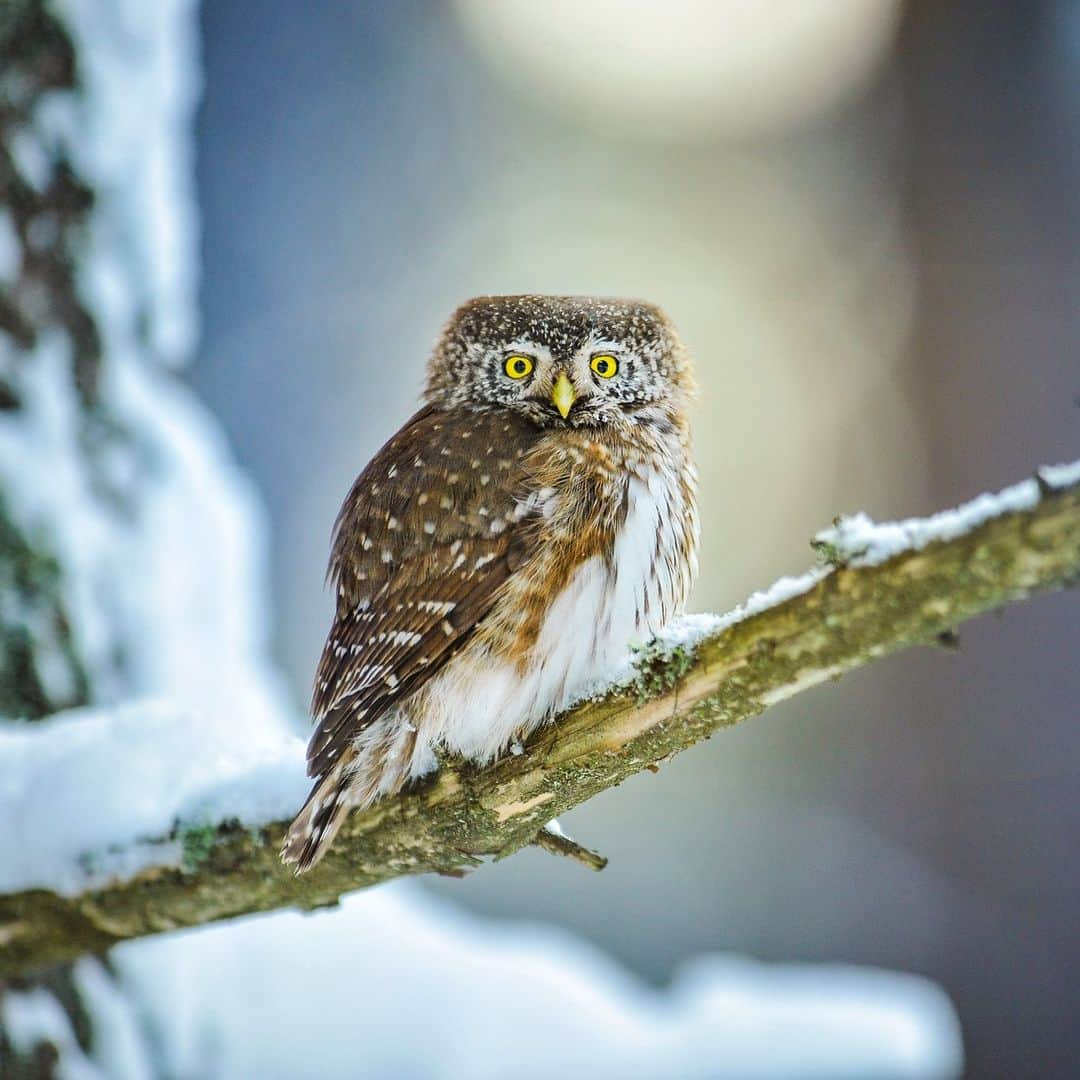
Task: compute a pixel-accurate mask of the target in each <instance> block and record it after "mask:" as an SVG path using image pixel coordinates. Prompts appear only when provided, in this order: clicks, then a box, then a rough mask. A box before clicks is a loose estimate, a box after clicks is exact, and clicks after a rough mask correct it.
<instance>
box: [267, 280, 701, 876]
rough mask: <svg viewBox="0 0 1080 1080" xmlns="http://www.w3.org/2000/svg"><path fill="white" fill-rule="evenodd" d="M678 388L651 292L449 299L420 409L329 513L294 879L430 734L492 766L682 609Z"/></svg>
mask: <svg viewBox="0 0 1080 1080" xmlns="http://www.w3.org/2000/svg"><path fill="white" fill-rule="evenodd" d="M522 358H524V359H525V360H527V361H528V363H527V364H522V363H521V359H522ZM525 367H527V368H528V371H527V372H526V373H525V374H523V375H519V374H518V371H519V370H520V369H522V368H525ZM609 368H610V369H614V370H612V371H611V373H610V374H608V371H609ZM691 388H692V381H691V376H690V371H689V366H688V362H687V360H686V358H685V355H684V352H683V350H682V347H681V345H680V344H679V342H678V339H677V337H676V335H675V333H674V330H673V329H672V327H671V325H670V323H669V322H668V321H667V319H666V318H665V317H664V316H663V315H662V314H661V313H660V312H659V311H658V310H657V309H656V308H654V307H652V306H650V305H647V304H642V303H639V302H635V301H611V300H591V299H584V298H566V297H487V298H481V299H479V300H475V301H471V302H470V303H469V304H466V305H465V306H464V307H462V308H461V309H459V311H458V312H456V313H455V315H454V317H453V318H452V319H451V321H450V323H449V324H448V325H447V327H446V329H445V330H444V332H443V335H442V337H441V338H440V341H439V343H438V345H437V346H436V349H435V352H434V355H433V357H432V360H431V363H430V365H429V375H428V387H427V392H426V395H425V397H426V403H425V404H424V406H423V407H422V408H421V409H420V411H419V412H417V413H416V414H415V415H414V416H413V417H412V418H411V419H410V420H409V421H408V422H407V423H406V425H405V426H404V427H403V428H402V429H401V430H400V431H399V432H398V433H397V434H396V435H395V436H394V437H393V438H392V439H391V440H390V441H389V442H388V443H387V444H386V445H385V446H384V447H383V448H382V449H381V450H380V451H379V452H378V454H376V456H375V457H374V459H373V460H372V461H371V462H370V464H369V465H368V466H367V468H366V469H364V471H363V472H362V473H361V475H360V477H359V478H358V479H357V480H356V482H355V483H354V484H353V487H352V490H351V491H350V492H349V495H348V497H347V498H346V500H345V503H344V505H343V507H342V509H341V513H340V514H339V515H338V520H337V523H336V526H335V530H334V540H333V548H332V554H331V558H330V567H329V571H328V576H329V578H330V579H331V580H332V581H333V582H334V585H335V587H336V590H337V610H336V614H335V618H334V624H333V627H332V628H331V631H330V635H329V637H328V639H327V643H326V647H325V649H324V652H323V656H322V660H321V662H320V664H319V670H318V674H317V677H316V684H315V692H314V698H313V705H312V709H313V713H314V715H315V717H316V719H317V721H318V726H317V728H316V731H315V733H314V735H313V737H312V739H311V743H310V746H309V748H308V767H309V774H310V775H312V776H315V777H317V778H318V780H317V782H316V784H315V787H314V788H313V790H312V792H311V795H310V796H309V798H308V801H307V803H306V804H305V806H304V808H303V809H302V810H301V811H300V813H299V814H298V816H297V818H296V821H295V822H294V823H293V825H292V827H291V829H290V830H289V834H288V836H287V837H286V841H285V846H284V848H283V851H282V856H283V858H284V859H285V860H286V861H287V862H291V863H295V864H296V866H297V870H298V872H300V871H303V870H306V869H308V868H309V867H310V866H312V865H313V864H314V863H315V862H317V861H318V860H319V858H321V857H322V855H323V854H324V853H325V851H326V849H327V848H328V846H329V844H330V842H331V841H332V839H333V836H334V834H335V833H336V832H337V829H338V828H339V827H340V824H341V822H342V821H343V820H344V817H345V815H346V814H347V813H348V811H349V809H350V808H352V807H354V806H364V805H368V804H370V803H371V802H373V801H374V800H376V799H377V798H380V797H383V796H386V795H389V794H393V793H394V792H396V791H398V790H400V788H401V787H402V786H403V785H404V784H405V783H406V782H408V781H409V780H411V779H413V778H415V777H417V776H420V775H422V774H423V773H425V772H426V771H428V770H429V769H430V768H432V767H433V765H434V761H435V759H434V748H435V747H438V746H443V747H446V748H448V749H450V750H451V751H454V752H457V753H461V754H465V755H467V756H471V757H474V758H476V759H478V760H480V761H487V760H490V759H491V758H493V757H495V756H497V755H498V754H499V753H501V752H503V751H504V750H505V749H506V747H507V745H508V744H509V743H510V742H511V741H513V740H515V739H521V738H524V737H525V736H526V735H527V734H528V733H529V731H531V730H532V729H533V728H534V727H535V726H536V725H537V724H539V723H542V722H544V721H545V720H547V719H549V718H550V717H551V715H552V714H553V713H554V712H555V711H557V710H558V709H559V708H561V707H563V706H564V705H565V704H566V703H567V701H568V700H570V698H571V697H572V696H573V694H574V693H575V692H576V691H578V690H580V688H581V687H582V685H583V684H584V683H587V682H588V681H590V680H592V679H595V678H597V677H599V676H601V675H602V674H603V671H604V670H605V668H607V667H610V665H611V664H612V663H613V662H614V661H615V660H617V659H618V658H619V656H620V655H621V654H622V652H623V651H625V649H626V647H627V645H628V644H629V643H630V642H631V641H632V640H633V639H635V638H641V637H647V636H649V635H650V634H652V633H655V632H656V631H657V630H659V629H660V627H661V626H662V625H663V624H664V623H665V622H666V621H667V620H668V619H670V617H671V616H672V615H673V614H674V613H675V612H676V611H677V610H678V609H679V607H681V605H682V603H683V601H684V600H685V597H686V593H687V591H688V589H689V585H690V581H691V578H692V574H693V570H694V563H695V551H696V540H697V515H696V509H695V502H694V475H693V468H692V464H691V461H690V456H689V437H688V429H687V423H686V417H685V411H684V410H685V401H686V397H687V395H688V394H689V392H690V390H691Z"/></svg>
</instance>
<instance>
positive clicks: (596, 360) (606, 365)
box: [589, 353, 619, 379]
mask: <svg viewBox="0 0 1080 1080" xmlns="http://www.w3.org/2000/svg"><path fill="white" fill-rule="evenodd" d="M589 367H591V368H592V369H593V371H594V372H595V373H596V374H597V375H599V376H600V378H601V379H610V378H611V377H612V376H613V375H614V374H615V372H616V371H618V370H619V361H618V360H616V359H615V357H614V356H611V355H609V354H608V353H600V355H599V356H594V357H593V358H592V359H591V360H590V361H589Z"/></svg>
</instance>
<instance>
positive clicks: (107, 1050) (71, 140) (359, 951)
mask: <svg viewBox="0 0 1080 1080" xmlns="http://www.w3.org/2000/svg"><path fill="white" fill-rule="evenodd" d="M57 9H58V10H59V11H60V12H61V13H62V14H64V15H65V16H66V17H68V18H69V19H70V20H71V22H72V25H73V29H74V33H75V36H76V38H77V41H78V46H79V51H80V61H81V75H82V79H83V83H84V86H85V93H84V94H82V95H81V96H80V98H79V99H78V100H77V101H76V100H74V99H72V98H71V97H70V96H65V95H56V96H54V97H52V98H50V99H49V100H48V101H47V102H45V103H44V104H43V106H42V109H41V110H40V116H39V118H38V120H39V123H38V128H37V130H36V132H35V133H34V134H33V137H32V138H28V139H27V140H25V145H24V146H23V147H22V150H21V151H20V152H21V154H22V156H23V159H24V160H25V161H26V162H32V161H33V159H34V155H35V154H38V156H39V157H40V151H41V148H42V147H43V146H52V145H61V146H63V147H64V148H65V149H66V151H67V152H68V153H70V154H71V156H72V159H73V160H74V162H75V164H76V167H77V168H78V169H79V170H80V171H81V172H82V173H83V174H84V175H86V176H87V177H88V178H90V179H91V181H92V182H93V184H94V186H95V187H96V188H97V194H98V199H97V202H96V203H95V209H94V212H93V215H92V219H91V223H90V228H89V231H88V240H87V248H86V253H85V255H84V256H83V257H82V258H81V259H80V288H81V289H82V291H83V294H84V296H85V297H86V298H87V299H88V301H89V303H90V304H91V305H92V307H93V310H94V312H95V316H96V317H97V319H98V322H99V324H100V329H101V331H102V339H103V342H104V346H105V353H106V358H107V363H106V366H105V368H104V381H103V384H102V386H101V400H102V409H103V412H104V413H105V414H106V415H107V416H108V417H109V418H110V419H112V420H115V421H116V423H117V425H118V426H119V427H121V428H123V429H126V430H127V431H129V432H130V433H131V434H132V438H131V439H130V440H128V441H122V442H119V443H117V444H116V445H115V446H110V447H109V448H107V449H106V451H105V456H104V459H103V461H102V462H101V463H100V465H101V469H102V471H101V473H100V474H98V475H92V474H91V471H90V470H89V469H88V467H87V464H86V460H85V457H84V456H83V454H82V452H81V447H80V444H79V437H80V424H81V418H80V414H79V403H78V402H77V400H76V399H75V397H74V394H73V391H72V389H71V386H70V377H69V368H70V356H69V355H68V350H67V345H66V343H65V342H64V341H63V340H62V339H61V338H59V337H57V336H54V335H48V334H46V335H44V336H43V338H42V340H41V341H40V342H39V343H38V345H36V346H35V348H34V349H33V350H32V351H31V352H30V353H29V354H28V355H26V356H25V357H20V363H19V365H18V372H19V387H18V389H19V392H20V396H21V398H22V400H23V402H24V407H23V408H22V409H20V410H19V411H18V412H17V413H15V414H5V416H4V417H3V418H2V423H0V485H2V487H3V491H4V493H5V497H6V498H7V500H8V503H9V509H10V512H11V514H12V516H13V518H14V519H15V521H16V522H17V523H18V525H19V527H20V528H21V529H22V531H23V532H24V533H26V534H27V535H33V534H35V533H37V534H40V535H42V536H45V537H48V540H49V545H50V548H51V550H53V551H54V552H55V554H56V555H57V558H58V559H59V561H60V564H61V567H62V571H63V575H64V582H63V594H64V597H65V600H66V601H68V602H69V603H70V611H69V615H70V619H71V624H72V634H73V637H74V640H75V643H76V647H77V650H78V653H79V655H80V657H82V658H84V660H85V661H86V663H87V666H88V668H89V673H90V676H91V683H92V688H93V693H94V702H95V704H94V705H93V706H91V707H87V708H84V709H78V710H71V711H69V712H66V713H63V714H60V715H56V716H53V717H50V718H48V719H46V720H44V721H42V722H39V723H35V724H27V723H23V722H20V721H19V720H18V718H8V719H7V720H3V719H0V821H3V822H4V828H3V829H2V830H0V891H10V890H16V889H21V888H26V887H30V886H40V887H45V888H52V889H55V890H58V891H60V892H67V893H71V892H77V891H79V890H81V889H83V888H86V887H87V886H88V885H91V884H97V883H101V882H103V881H106V880H112V879H118V878H124V877H126V876H130V875H131V874H133V873H135V872H136V871H137V870H139V869H140V868H141V867H144V866H146V865H149V864H151V863H153V864H155V865H157V864H173V863H175V862H176V861H177V860H178V858H179V855H180V851H179V848H180V845H179V844H178V843H176V842H171V843H169V842H162V838H163V837H166V836H168V835H169V833H170V831H171V830H172V829H173V828H174V826H175V825H176V823H177V822H180V823H189V824H198V823H201V822H204V821H217V820H221V819H225V818H236V819H238V820H239V821H241V822H243V823H249V824H251V823H256V822H261V821H265V820H267V819H270V818H278V819H280V818H282V817H284V816H286V815H287V814H288V813H289V812H291V811H292V810H294V809H295V808H296V807H297V806H298V805H299V803H300V802H301V800H302V798H303V796H304V794H305V793H306V788H307V780H306V778H305V776H304V768H303V739H302V737H301V735H300V734H298V731H299V730H300V729H301V725H300V723H299V722H298V718H297V712H298V710H297V709H296V708H295V707H294V705H293V703H292V702H291V701H290V700H289V699H288V696H287V695H286V693H285V692H284V690H283V688H282V685H281V683H280V681H279V678H278V676H277V674H276V673H275V672H274V670H273V669H272V667H271V666H270V664H269V663H268V661H267V658H266V642H265V634H266V628H267V626H268V625H269V613H268V612H267V611H266V610H265V607H264V601H263V598H264V596H265V582H264V567H265V545H266V529H265V523H264V521H263V515H262V511H261V508H260V506H259V503H258V499H257V497H256V496H255V494H254V492H253V491H252V489H251V486H250V484H249V483H248V481H247V480H246V478H245V477H243V476H242V475H241V474H240V473H239V471H238V470H237V468H236V466H235V464H234V463H233V461H232V459H231V456H230V454H229V451H228V448H227V446H226V445H225V443H224V440H223V438H222V436H221V433H220V430H219V428H218V426H217V425H216V423H215V422H214V421H213V419H212V418H211V417H210V416H209V415H207V413H206V412H205V410H204V409H203V408H202V407H201V406H200V405H199V404H198V402H197V401H195V400H194V398H193V397H192V395H191V394H190V393H189V392H188V391H187V390H185V389H184V388H183V387H182V386H180V385H179V384H178V383H177V382H176V381H175V379H174V378H173V377H172V376H171V374H169V373H168V372H167V371H166V370H164V368H165V367H166V366H167V365H171V364H175V363H176V362H179V361H182V360H183V359H184V358H185V356H186V355H187V353H188V352H189V350H190V347H191V344H192V341H193V339H194V333H195V325H196V319H195V312H194V300H193V298H194V283H195V278H196V271H195V248H196V231H195V211H194V205H193V202H192V199H191V157H192V149H191V140H190V135H189V127H190V122H191V114H192V108H193V101H194V95H195V93H196V92H197V86H198V79H197V76H196V74H195V72H196V66H195V61H194V54H195V44H194V34H195V28H196V10H195V3H194V0H158V2H156V3H154V4H146V3H144V2H143V0H113V2H110V3H104V2H102V0H57ZM35 140H36V141H35ZM28 167H29V166H28ZM2 243H3V239H2V237H0V244H2ZM3 258H4V255H3V252H2V251H0V263H2V259H3ZM7 259H8V262H7V264H3V266H7V268H8V269H10V264H11V256H10V253H9V254H8V256H7ZM3 266H0V268H3ZM141 327H145V330H142V329H140V328H141ZM23 360H25V363H23V362H22V361H23ZM103 478H104V480H105V482H106V483H107V485H108V487H109V488H110V489H111V490H112V491H113V492H114V493H116V494H117V495H118V496H119V498H118V499H117V500H109V499H103V498H102V497H101V491H100V484H101V482H102V479H103ZM117 505H120V506H122V507H123V509H118V508H117ZM823 572H824V571H813V572H811V574H809V575H806V576H804V577H803V578H798V579H785V580H784V581H782V582H779V583H777V585H775V586H774V587H773V588H772V589H770V590H767V591H766V592H764V593H761V594H756V595H755V596H754V597H752V598H751V599H750V600H749V601H748V602H747V604H745V605H743V606H742V607H741V608H739V609H737V610H736V611H735V612H732V613H730V614H729V615H727V616H723V617H717V616H688V617H687V618H685V619H684V620H682V621H680V622H679V623H678V624H677V625H675V626H674V627H672V628H669V630H668V632H667V634H666V635H665V639H664V640H665V641H666V642H667V643H668V645H669V646H670V647H672V648H673V647H675V646H676V645H682V646H683V647H685V648H692V647H694V645H695V644H696V643H697V642H699V641H700V640H701V638H702V636H703V635H705V634H708V633H713V632H716V631H717V630H718V629H720V628H722V627H723V626H725V625H730V623H731V622H734V621H737V619H739V618H745V617H746V616H747V615H749V614H752V613H753V612H754V611H757V610H760V609H761V608H762V607H764V606H767V605H768V604H771V603H778V602H780V601H781V600H782V599H784V598H786V597H788V596H791V595H795V593H796V592H799V591H802V590H804V589H806V588H810V587H811V586H812V585H813V584H814V582H815V581H816V580H818V579H819V577H820V574H821V573H823ZM118 657H120V658H121V659H120V660H118ZM42 663H48V660H47V659H45V660H42ZM54 675H55V678H57V679H59V678H61V677H63V672H59V671H58V672H56V673H54ZM554 827H555V828H557V825H556V826H554ZM110 963H111V965H112V967H113V968H114V970H115V976H114V975H113V974H110V973H108V972H106V970H105V969H104V968H103V967H102V966H101V965H100V964H99V963H98V961H96V960H93V959H89V958H86V959H83V960H80V961H79V962H78V963H77V964H76V965H75V966H74V981H75V985H76V987H77V988H78V990H79V993H80V998H81V1002H82V1004H83V1005H84V1006H85V1008H86V1010H87V1013H88V1016H89V1019H90V1021H91V1023H92V1026H93V1034H94V1038H93V1047H92V1052H91V1054H90V1055H89V1056H88V1055H87V1054H86V1053H84V1052H83V1051H82V1050H81V1049H80V1048H79V1046H78V1044H77V1041H76V1039H75V1037H74V1033H73V1030H72V1027H71V1024H70V1022H69V1020H68V1018H67V1016H66V1014H65V1012H64V1010H63V1009H62V1008H61V1006H60V1004H59V1002H58V1000H57V999H56V998H55V997H53V996H52V995H51V994H50V993H48V992H47V991H46V990H45V989H42V988H37V989H27V990H13V989H6V990H4V991H3V992H0V1024H2V1026H3V1029H4V1031H5V1033H6V1034H7V1036H8V1038H9V1039H10V1040H11V1042H12V1044H13V1045H14V1046H15V1047H16V1048H17V1049H19V1050H21V1051H24V1052H29V1051H30V1050H31V1049H32V1048H33V1046H34V1045H35V1044H36V1043H37V1042H38V1041H39V1040H40V1039H43V1038H44V1039H48V1040H49V1041H51V1042H53V1043H54V1044H55V1046H56V1048H57V1050H58V1053H59V1058H60V1063H59V1075H61V1076H64V1077H72V1078H75V1080H82V1078H84V1077H91V1076H95V1077H104V1076H108V1077H110V1078H111V1077H120V1078H125V1077H144V1076H159V1075H174V1076H179V1075H215V1076H223V1077H247V1076H260V1077H274V1076H303V1075H320V1076H329V1077H334V1076H355V1075H364V1076H375V1077H379V1076H403V1075H404V1076H417V1075H423V1076H435V1077H440V1076H441V1077H453V1076H463V1077H464V1076H467V1077H482V1076H485V1075H491V1076H500V1075H507V1074H514V1075H520V1076H524V1077H528V1076H547V1075H551V1074H554V1073H557V1072H559V1071H562V1072H563V1073H569V1074H570V1075H592V1076H597V1077H604V1076H613V1077H634V1076H654V1077H662V1076H678V1077H692V1076H706V1075H707V1076H712V1077H716V1076H726V1075H735V1076H764V1075H781V1076H800V1075H802V1076H806V1075H819V1076H820V1075H827V1076H837V1077H842V1076H848V1075H850V1076H869V1077H872V1076H888V1077H906V1076H911V1077H942V1076H951V1075H956V1074H958V1073H959V1071H960V1069H961V1059H962V1049H961V1041H960V1035H959V1031H958V1026H957V1021H956V1017H955V1014H954V1012H953V1010H952V1008H951V1005H950V1004H949V1002H948V1000H947V998H946V997H945V995H944V994H943V993H942V992H941V991H940V990H939V989H937V988H936V987H934V986H933V985H932V984H930V983H928V982H927V981H925V980H922V979H918V978H914V977H909V976H905V975H899V974H891V973H887V972H872V971H860V970H856V969H850V968H849V969H842V968H839V969H838V968H818V967H814V968H810V967H807V968H787V967H772V966H765V965H759V964H756V963H753V962H752V961H748V960H738V959H734V958H724V957H708V958H703V959H701V960H699V961H698V962H697V963H696V964H694V965H692V966H691V967H690V968H688V969H687V970H686V971H685V972H683V973H682V974H681V975H680V976H678V977H677V979H676V981H675V983H674V985H673V986H672V987H671V988H670V989H667V990H655V989H650V988H648V987H646V986H644V985H642V984H641V983H639V982H638V981H637V980H635V979H633V978H632V977H631V976H629V975H628V974H627V973H626V972H624V971H622V970H621V969H620V968H618V966H617V965H615V964H614V962H613V961H611V960H610V959H608V958H606V957H605V956H604V955H603V954H601V953H599V952H598V951H596V950H594V949H592V948H590V947H589V946H587V945H586V944H584V943H582V942H581V941H578V940H576V939H575V938H573V937H571V936H569V935H567V934H564V933H560V932H558V931H555V930H553V929H551V928H542V927H525V926H520V925H498V924H494V923H490V922H486V921H483V920H480V919H473V918H468V917H465V916H463V915H461V914H459V913H458V912H456V911H455V910H454V909H452V908H451V907H449V906H448V905H447V904H445V903H442V902H439V901H436V900H434V899H430V898H425V897H424V896H423V895H422V894H421V893H420V892H419V890H418V889H417V887H416V886H415V885H414V884H412V883H407V882H401V883H395V884H394V885H393V886H391V887H387V888H383V889H378V890H372V891H368V892H366V893H363V894H359V895H356V896H353V897H349V898H347V899H346V900H345V901H344V902H343V904H342V905H341V907H340V909H338V910H335V911H330V912H322V913H319V914H317V915H314V916H302V915H300V914H297V913H293V912H283V913H276V914H273V915H269V916H264V917H257V918H249V919H246V920H240V921H237V922H233V923H230V924H222V925H217V926H212V927H208V928H205V929H202V930H199V931H195V932H186V933H179V934H173V935H170V936H164V937H158V938H153V939H146V940H143V941H138V942H131V943H128V944H125V945H122V946H120V947H118V948H116V949H114V950H113V951H112V953H111V954H110Z"/></svg>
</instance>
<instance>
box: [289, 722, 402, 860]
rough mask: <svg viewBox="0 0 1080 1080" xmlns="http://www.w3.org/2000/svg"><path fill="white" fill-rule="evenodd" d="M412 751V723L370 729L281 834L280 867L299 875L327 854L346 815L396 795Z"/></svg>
mask: <svg viewBox="0 0 1080 1080" xmlns="http://www.w3.org/2000/svg"><path fill="white" fill-rule="evenodd" d="M416 750H417V738H416V728H415V727H413V726H412V725H411V724H406V723H401V722H399V721H398V720H397V718H396V717H393V718H390V717H387V718H384V719H382V720H379V721H377V722H376V723H374V724H372V725H371V727H369V728H368V729H367V730H366V731H364V732H363V734H362V736H361V738H360V739H359V740H358V741H357V743H354V744H353V747H352V748H351V749H349V750H348V751H346V752H345V753H344V754H342V755H341V758H340V759H339V760H338V762H337V763H336V764H335V765H334V767H333V768H332V769H331V770H330V771H329V772H328V773H327V774H326V775H325V776H323V777H322V778H321V779H320V780H319V781H318V783H317V784H316V785H315V786H314V787H313V788H312V789H311V794H310V795H308V797H307V802H305V803H304V805H303V808H302V809H301V810H300V813H299V814H297V815H296V820H295V821H293V823H292V824H291V825H290V826H289V831H288V832H287V833H286V834H285V841H284V843H283V844H282V846H281V860H282V862H284V863H286V864H289V865H294V866H295V867H296V872H297V874H303V873H305V872H306V871H308V870H310V869H311V868H312V867H313V866H314V865H315V864H316V863H317V862H318V861H319V860H320V859H321V858H322V857H323V856H324V855H325V854H326V852H327V851H328V850H329V849H330V845H331V844H332V843H333V842H334V837H335V836H337V833H338V829H340V828H341V826H342V824H343V823H344V821H345V818H346V817H348V815H349V811H350V810H352V809H354V808H355V807H364V806H370V805H371V804H372V803H373V802H375V800H376V799H381V798H384V797H385V796H387V795H396V794H397V793H398V792H399V791H400V790H401V789H402V787H404V786H405V782H406V781H407V780H408V779H409V775H410V772H411V769H412V765H413V761H414V755H415V753H416Z"/></svg>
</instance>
